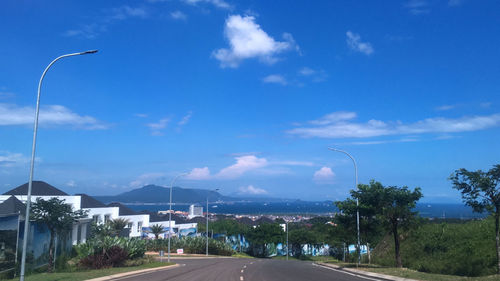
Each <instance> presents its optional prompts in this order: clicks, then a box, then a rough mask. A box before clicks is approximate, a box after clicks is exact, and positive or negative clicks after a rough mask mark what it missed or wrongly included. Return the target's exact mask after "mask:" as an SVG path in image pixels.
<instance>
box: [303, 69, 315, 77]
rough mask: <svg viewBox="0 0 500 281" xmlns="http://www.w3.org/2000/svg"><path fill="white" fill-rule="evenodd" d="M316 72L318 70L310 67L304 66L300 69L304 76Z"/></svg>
mask: <svg viewBox="0 0 500 281" xmlns="http://www.w3.org/2000/svg"><path fill="white" fill-rule="evenodd" d="M315 73H316V70H314V69H311V68H309V67H303V68H301V69H300V70H299V74H300V75H302V76H310V75H313V74H315Z"/></svg>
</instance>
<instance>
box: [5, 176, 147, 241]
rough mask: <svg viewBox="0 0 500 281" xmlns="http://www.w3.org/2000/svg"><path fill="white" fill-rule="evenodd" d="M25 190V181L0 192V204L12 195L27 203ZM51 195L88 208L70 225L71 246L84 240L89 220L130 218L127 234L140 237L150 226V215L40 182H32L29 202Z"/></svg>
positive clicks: (74, 208) (102, 220) (75, 208)
mask: <svg viewBox="0 0 500 281" xmlns="http://www.w3.org/2000/svg"><path fill="white" fill-rule="evenodd" d="M27 193H28V184H27V183H25V184H23V185H20V186H18V187H16V188H14V189H12V190H9V191H7V192H5V193H4V194H2V195H0V203H3V202H4V201H5V200H7V199H8V198H9V197H11V196H15V197H16V198H17V199H18V200H20V201H21V202H22V203H24V204H26V200H27V197H28V196H27ZM54 197H56V198H58V199H60V200H64V202H65V203H66V204H69V205H71V207H72V208H73V210H75V211H76V210H81V209H82V210H85V211H87V218H85V219H81V220H80V221H79V222H78V223H75V224H74V225H73V230H72V243H73V244H74V245H76V244H78V243H84V242H85V241H86V238H87V230H88V228H89V225H90V223H91V222H92V221H94V222H96V223H105V222H107V221H109V220H113V219H117V218H123V219H127V220H128V221H129V227H130V237H141V235H142V228H143V227H148V226H149V215H144V214H137V213H135V212H134V211H132V210H130V209H129V208H127V207H125V206H123V205H121V204H119V203H112V204H110V205H107V206H106V205H105V204H103V203H102V202H100V201H98V200H96V199H94V198H92V197H91V196H88V195H86V194H77V195H69V194H67V193H65V192H64V191H62V190H60V189H57V188H55V187H54V186H51V185H50V184H47V183H45V182H43V181H33V185H32V189H31V202H35V201H36V199H37V198H41V199H44V200H49V199H51V198H54Z"/></svg>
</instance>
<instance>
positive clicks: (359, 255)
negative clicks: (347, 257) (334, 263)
mask: <svg viewBox="0 0 500 281" xmlns="http://www.w3.org/2000/svg"><path fill="white" fill-rule="evenodd" d="M328 149H329V150H331V151H336V152H340V153H344V154H345V155H347V156H349V158H351V160H352V163H354V175H355V178H356V179H355V183H356V189H357V188H358V165H357V164H356V160H355V159H354V157H352V155H351V154H349V153H347V152H346V151H344V150H340V149H336V148H332V147H329V148H328ZM356 228H357V234H358V245H357V248H358V249H357V250H358V265H359V264H361V248H360V247H361V242H360V238H359V199H358V198H356Z"/></svg>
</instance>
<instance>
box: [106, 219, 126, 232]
mask: <svg viewBox="0 0 500 281" xmlns="http://www.w3.org/2000/svg"><path fill="white" fill-rule="evenodd" d="M129 223H130V221H129V220H128V219H123V218H116V219H114V220H110V221H109V225H110V226H111V229H112V232H113V236H118V235H120V232H121V231H122V230H123V229H124V228H125V227H127V225H128V224H129Z"/></svg>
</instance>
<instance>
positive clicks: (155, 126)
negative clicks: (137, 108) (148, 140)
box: [146, 118, 170, 136]
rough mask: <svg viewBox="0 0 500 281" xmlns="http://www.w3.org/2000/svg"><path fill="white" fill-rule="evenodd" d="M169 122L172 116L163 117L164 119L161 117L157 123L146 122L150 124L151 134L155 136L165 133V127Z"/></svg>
mask: <svg viewBox="0 0 500 281" xmlns="http://www.w3.org/2000/svg"><path fill="white" fill-rule="evenodd" d="M169 122H170V118H163V119H160V120H159V121H158V122H156V123H149V124H146V126H148V127H149V128H150V129H151V134H152V135H153V136H161V135H163V132H162V131H163V129H165V128H166V127H167V125H168V123H169Z"/></svg>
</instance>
